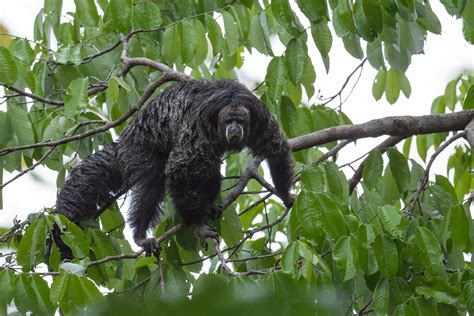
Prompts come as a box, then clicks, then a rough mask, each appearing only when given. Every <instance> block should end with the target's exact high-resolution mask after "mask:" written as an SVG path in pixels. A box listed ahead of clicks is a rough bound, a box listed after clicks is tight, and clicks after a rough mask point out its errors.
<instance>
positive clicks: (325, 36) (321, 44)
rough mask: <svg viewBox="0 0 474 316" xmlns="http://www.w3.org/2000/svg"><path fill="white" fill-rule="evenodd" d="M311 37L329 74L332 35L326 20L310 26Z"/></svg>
mask: <svg viewBox="0 0 474 316" xmlns="http://www.w3.org/2000/svg"><path fill="white" fill-rule="evenodd" d="M305 2H306V1H305ZM307 2H312V1H307ZM311 35H312V36H313V41H314V44H315V45H316V47H317V48H318V50H319V53H320V54H321V58H322V60H323V63H324V67H325V68H326V72H329V51H330V50H331V46H332V34H331V30H330V29H329V26H328V22H327V20H324V19H323V20H321V21H319V22H318V23H314V24H311Z"/></svg>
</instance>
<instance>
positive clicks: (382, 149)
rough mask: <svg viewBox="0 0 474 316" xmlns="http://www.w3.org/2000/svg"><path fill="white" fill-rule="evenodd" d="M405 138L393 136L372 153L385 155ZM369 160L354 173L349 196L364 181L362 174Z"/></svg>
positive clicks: (350, 181) (350, 182)
mask: <svg viewBox="0 0 474 316" xmlns="http://www.w3.org/2000/svg"><path fill="white" fill-rule="evenodd" d="M403 139H404V138H403V137H399V136H392V137H389V138H387V139H386V140H384V141H383V142H382V143H380V144H379V145H377V146H376V147H375V148H374V149H372V150H371V151H370V152H372V151H374V150H379V151H380V153H382V154H383V153H384V152H386V151H387V150H388V149H389V148H390V147H393V146H395V145H396V144H398V143H399V142H401V141H402V140H403ZM370 152H369V153H370ZM369 153H367V154H365V155H364V156H362V157H365V156H366V155H368V154H369ZM366 161H367V159H365V160H364V161H363V162H362V163H361V164H360V165H359V167H358V168H357V170H356V171H355V172H354V175H353V176H352V178H351V179H350V180H349V194H351V193H352V191H354V189H355V187H356V186H357V184H359V182H360V179H362V172H363V171H364V166H365V163H366Z"/></svg>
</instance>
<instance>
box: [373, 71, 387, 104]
mask: <svg viewBox="0 0 474 316" xmlns="http://www.w3.org/2000/svg"><path fill="white" fill-rule="evenodd" d="M386 81H387V71H386V70H385V69H383V68H381V69H380V70H379V72H378V73H377V76H375V79H374V84H373V85H372V95H373V96H374V99H375V100H377V101H378V100H380V98H381V97H382V95H383V93H384V91H385V86H386Z"/></svg>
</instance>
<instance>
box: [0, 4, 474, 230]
mask: <svg viewBox="0 0 474 316" xmlns="http://www.w3.org/2000/svg"><path fill="white" fill-rule="evenodd" d="M42 6H43V1H41V0H14V1H11V0H0V23H2V24H3V25H4V26H6V27H7V28H8V29H9V30H10V33H12V34H15V35H19V36H25V37H28V38H32V30H33V22H34V19H35V16H36V14H37V12H38V11H39V10H40V9H41V8H42ZM432 7H433V10H434V12H435V13H436V14H437V15H438V17H439V18H440V20H441V24H442V26H443V34H442V35H441V36H436V35H433V34H431V33H430V34H429V35H428V41H427V43H426V45H425V52H426V54H425V55H417V56H414V57H413V59H412V64H411V65H410V68H409V69H408V71H407V73H406V75H407V77H408V79H409V80H410V83H411V86H412V95H411V97H410V99H406V98H405V97H404V96H403V94H401V96H400V99H399V101H398V102H397V103H396V104H395V105H389V104H388V103H387V102H385V101H384V98H385V97H383V100H382V101H379V102H376V101H375V100H374V99H373V97H372V94H371V91H372V82H373V79H374V77H375V74H376V71H375V70H374V69H373V68H371V67H370V65H369V64H368V63H366V65H365V67H364V71H363V74H362V77H361V78H360V81H359V83H358V86H357V87H356V89H355V90H354V92H353V94H352V95H351V97H350V98H349V100H348V101H347V102H346V103H345V104H344V105H343V111H345V113H346V114H347V115H348V116H349V117H350V118H351V119H352V121H353V122H354V123H362V122H365V121H367V120H370V119H374V118H380V117H384V116H390V115H422V114H429V113H430V108H431V102H432V101H433V99H434V98H435V97H437V96H438V95H440V94H442V93H444V88H445V86H446V84H447V83H448V81H449V80H451V79H454V78H455V77H456V76H457V75H459V73H460V72H461V71H465V70H470V71H474V48H473V46H470V45H469V44H468V43H467V42H466V41H465V40H464V39H463V37H462V24H461V21H459V20H455V19H454V18H452V17H451V16H449V15H448V14H447V13H446V11H445V9H444V7H442V5H441V4H440V3H439V2H438V1H432ZM73 10H74V2H73V0H64V4H63V12H66V11H73ZM333 36H334V38H333V47H332V49H331V53H330V58H331V69H330V74H329V75H326V73H325V70H324V67H323V65H322V62H321V59H320V56H319V53H318V52H317V51H316V50H315V48H314V44H312V42H311V43H310V55H311V57H312V60H313V63H314V64H315V69H316V73H317V80H316V85H315V88H316V91H318V90H321V94H322V95H324V96H330V95H333V94H334V93H336V92H337V91H339V89H340V87H341V85H342V83H343V82H344V80H345V79H346V77H347V75H348V74H349V73H350V72H352V70H353V69H354V68H355V67H356V66H357V65H358V64H359V63H360V61H359V60H356V59H354V58H352V57H351V56H349V54H348V53H347V52H346V51H345V49H344V47H343V45H342V41H341V40H340V39H339V38H337V37H335V35H333ZM254 52H255V50H254ZM269 60H270V59H269V58H268V57H265V56H263V55H260V54H258V53H257V54H253V55H252V56H246V58H245V64H244V68H243V69H242V71H243V74H242V79H244V77H246V78H252V79H253V80H259V81H260V80H262V79H263V78H264V76H265V71H266V68H267V66H266V65H267V64H268V62H269ZM310 101H313V102H315V100H314V99H313V100H310ZM335 102H336V101H335ZM329 105H330V106H332V107H335V106H337V103H334V104H329ZM381 141H382V140H381V139H366V140H359V141H358V142H357V146H347V147H346V148H345V149H344V150H343V151H342V152H341V156H340V158H339V159H340V161H341V162H347V161H351V160H353V158H354V157H358V156H359V155H362V154H364V153H365V152H367V151H368V150H370V149H371V148H373V147H374V146H375V145H376V144H378V143H380V142H381ZM448 155H449V150H446V151H445V152H444V153H443V154H442V156H440V157H438V158H437V160H436V162H435V164H434V166H433V168H432V171H436V172H437V173H441V174H446V170H445V168H446V157H447V156H448ZM37 170H38V171H35V172H36V174H38V175H40V176H41V177H40V178H41V180H38V177H35V178H34V177H32V176H30V175H26V176H24V177H22V178H20V179H19V180H16V181H15V182H13V183H12V184H10V185H8V186H7V187H6V188H5V189H4V190H3V202H4V209H3V210H0V227H4V226H11V223H12V219H13V218H14V217H15V216H16V215H18V217H19V219H24V218H25V217H26V215H27V214H28V213H30V212H33V211H38V210H41V209H42V208H43V207H44V206H52V205H53V204H54V201H55V195H56V193H55V179H56V174H55V173H54V172H52V171H48V170H46V169H45V168H38V169H37ZM9 178H11V175H9V174H4V181H6V180H8V179H9Z"/></svg>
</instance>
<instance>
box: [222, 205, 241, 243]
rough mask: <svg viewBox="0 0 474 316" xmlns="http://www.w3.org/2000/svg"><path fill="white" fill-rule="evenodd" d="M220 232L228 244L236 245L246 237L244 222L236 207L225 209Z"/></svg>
mask: <svg viewBox="0 0 474 316" xmlns="http://www.w3.org/2000/svg"><path fill="white" fill-rule="evenodd" d="M220 228H221V229H220V233H221V235H222V238H223V239H224V240H225V242H226V244H227V245H235V244H236V243H238V242H239V241H241V240H242V238H244V233H243V231H242V223H241V222H240V218H239V216H238V214H237V213H236V211H235V208H232V207H228V208H226V209H225V211H224V213H223V214H222V217H221V220H220Z"/></svg>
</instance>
